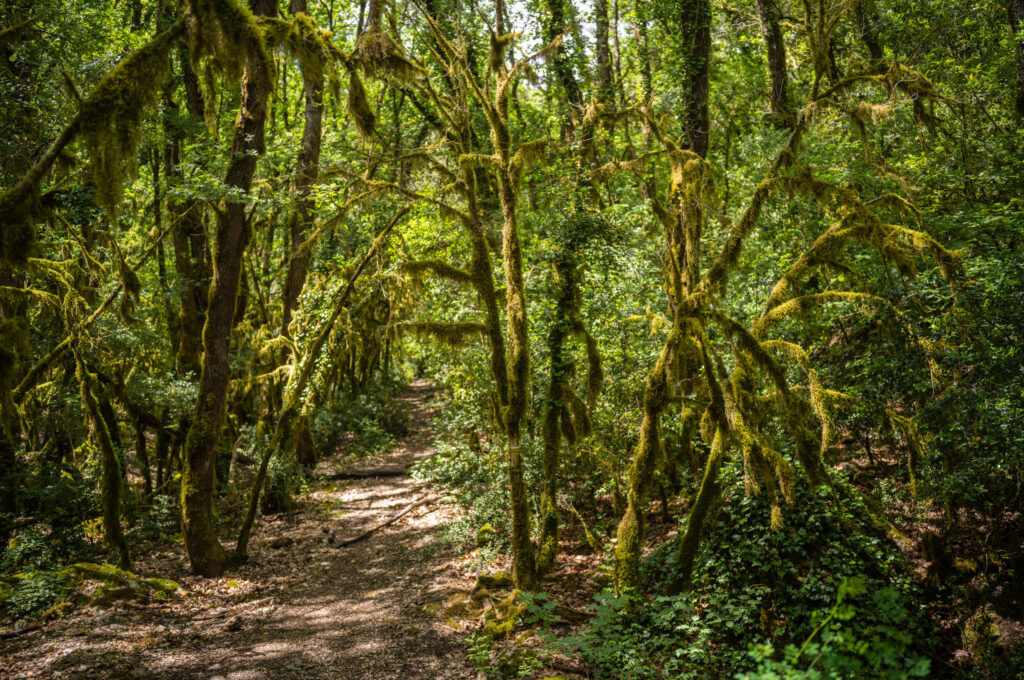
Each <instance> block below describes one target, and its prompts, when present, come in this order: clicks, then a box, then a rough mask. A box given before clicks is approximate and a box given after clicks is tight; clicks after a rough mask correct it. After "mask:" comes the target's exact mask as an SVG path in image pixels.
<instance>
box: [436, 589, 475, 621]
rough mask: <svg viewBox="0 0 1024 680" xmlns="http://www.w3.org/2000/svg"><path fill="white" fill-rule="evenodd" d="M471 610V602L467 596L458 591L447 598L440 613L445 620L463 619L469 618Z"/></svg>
mask: <svg viewBox="0 0 1024 680" xmlns="http://www.w3.org/2000/svg"><path fill="white" fill-rule="evenodd" d="M472 609H473V601H472V600H471V599H470V597H469V595H468V594H466V593H464V592H462V591H461V590H460V591H457V592H455V593H453V594H451V595H449V596H448V599H447V600H446V601H445V603H444V608H443V609H442V612H443V613H444V616H445V618H463V617H466V616H469V614H470V613H471V611H472Z"/></svg>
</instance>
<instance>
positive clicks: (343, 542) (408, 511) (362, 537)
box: [338, 498, 430, 548]
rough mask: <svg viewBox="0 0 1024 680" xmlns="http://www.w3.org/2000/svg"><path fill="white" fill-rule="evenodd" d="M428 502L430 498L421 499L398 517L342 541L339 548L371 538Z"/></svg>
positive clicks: (395, 516)
mask: <svg viewBox="0 0 1024 680" xmlns="http://www.w3.org/2000/svg"><path fill="white" fill-rule="evenodd" d="M428 501H430V499H429V498H421V499H419V500H418V501H416V502H415V503H413V504H412V505H410V506H409V507H407V508H406V509H405V510H402V511H401V512H400V513H398V514H397V515H392V516H391V517H390V518H388V519H386V520H384V521H383V522H381V523H380V524H378V525H377V526H375V527H373V528H372V529H367V530H366V531H364V532H363V533H361V534H359V535H358V536H356V537H355V538H350V539H348V540H347V541H342V542H341V543H339V544H338V547H339V548H344V547H346V546H349V545H352V544H353V543H358V542H359V541H361V540H363V539H364V538H366V537H367V536H369V535H370V534H372V533H373V532H375V531H377V530H379V529H383V528H384V527H386V526H388V525H390V524H394V523H395V522H397V521H398V520H400V519H402V518H403V517H405V516H406V515H408V514H409V513H410V512H412V511H413V510H415V509H416V508H418V507H420V506H421V505H423V504H424V503H427V502H428Z"/></svg>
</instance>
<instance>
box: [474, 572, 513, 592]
mask: <svg viewBox="0 0 1024 680" xmlns="http://www.w3.org/2000/svg"><path fill="white" fill-rule="evenodd" d="M513 583H514V581H513V580H512V574H510V573H508V572H507V571H496V572H494V573H493V574H480V576H478V577H477V579H476V587H475V588H474V590H479V589H480V588H488V589H491V590H493V589H494V588H510V587H511V586H512V584H513Z"/></svg>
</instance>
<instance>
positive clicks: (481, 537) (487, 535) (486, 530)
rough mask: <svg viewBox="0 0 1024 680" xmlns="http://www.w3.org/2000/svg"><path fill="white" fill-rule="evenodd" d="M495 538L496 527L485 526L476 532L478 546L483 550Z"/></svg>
mask: <svg viewBox="0 0 1024 680" xmlns="http://www.w3.org/2000/svg"><path fill="white" fill-rule="evenodd" d="M493 538H494V527H492V526H491V525H490V524H485V525H483V526H482V527H480V528H479V529H477V532H476V544H477V545H478V546H480V547H481V548H482V547H483V546H485V545H487V544H488V543H490V542H491V539H493Z"/></svg>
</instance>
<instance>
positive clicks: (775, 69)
mask: <svg viewBox="0 0 1024 680" xmlns="http://www.w3.org/2000/svg"><path fill="white" fill-rule="evenodd" d="M757 14H758V17H759V18H760V20H761V34H762V35H763V36H764V43H765V51H766V53H767V57H768V76H769V92H768V103H769V106H770V110H771V113H772V117H773V118H774V119H775V122H776V124H777V125H784V126H786V125H789V124H791V123H792V119H793V111H792V105H791V104H790V101H789V76H788V75H787V70H786V43H785V41H784V40H783V37H782V28H781V27H780V26H779V6H778V0H757Z"/></svg>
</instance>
